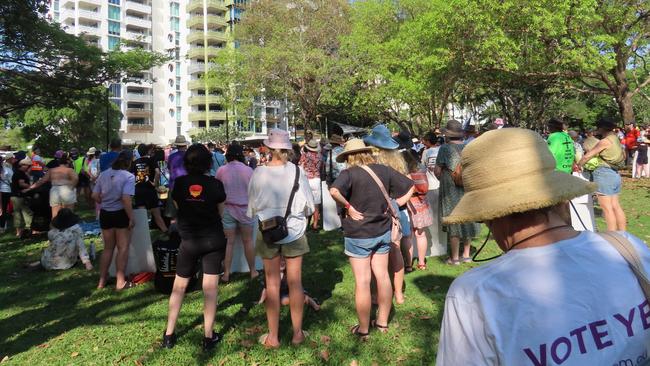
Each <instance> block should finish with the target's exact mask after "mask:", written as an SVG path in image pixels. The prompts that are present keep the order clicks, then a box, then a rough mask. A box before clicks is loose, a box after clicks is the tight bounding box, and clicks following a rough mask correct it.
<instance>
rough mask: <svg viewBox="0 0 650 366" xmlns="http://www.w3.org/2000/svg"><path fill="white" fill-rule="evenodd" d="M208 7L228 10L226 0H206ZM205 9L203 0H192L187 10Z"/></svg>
mask: <svg viewBox="0 0 650 366" xmlns="http://www.w3.org/2000/svg"><path fill="white" fill-rule="evenodd" d="M206 3H207V8H208V9H217V10H227V9H228V7H227V6H226V2H225V1H223V0H206ZM199 9H203V0H192V1H190V3H189V4H188V5H187V11H188V12H192V11H194V10H199Z"/></svg>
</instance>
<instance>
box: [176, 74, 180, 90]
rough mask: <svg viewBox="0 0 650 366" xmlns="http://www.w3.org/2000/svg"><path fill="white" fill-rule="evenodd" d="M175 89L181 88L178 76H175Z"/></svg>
mask: <svg viewBox="0 0 650 366" xmlns="http://www.w3.org/2000/svg"><path fill="white" fill-rule="evenodd" d="M176 90H181V78H180V76H179V77H177V78H176Z"/></svg>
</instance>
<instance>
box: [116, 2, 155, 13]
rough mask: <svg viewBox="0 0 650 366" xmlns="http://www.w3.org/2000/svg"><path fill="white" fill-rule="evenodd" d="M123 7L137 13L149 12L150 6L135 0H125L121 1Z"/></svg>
mask: <svg viewBox="0 0 650 366" xmlns="http://www.w3.org/2000/svg"><path fill="white" fill-rule="evenodd" d="M123 5H124V9H126V10H132V11H135V12H138V13H143V14H151V6H150V5H145V4H141V3H138V2H135V1H130V0H126V1H124V2H123Z"/></svg>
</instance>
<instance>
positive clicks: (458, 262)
mask: <svg viewBox="0 0 650 366" xmlns="http://www.w3.org/2000/svg"><path fill="white" fill-rule="evenodd" d="M445 263H447V264H448V265H450V266H459V265H460V259H456V260H453V259H451V257H449V258H447V261H446V262H445Z"/></svg>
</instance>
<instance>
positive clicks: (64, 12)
mask: <svg viewBox="0 0 650 366" xmlns="http://www.w3.org/2000/svg"><path fill="white" fill-rule="evenodd" d="M75 17H76V15H75V10H74V9H69V8H63V7H62V8H61V10H60V11H59V22H61V23H64V22H65V21H66V20H68V19H72V20H74V19H75Z"/></svg>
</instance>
